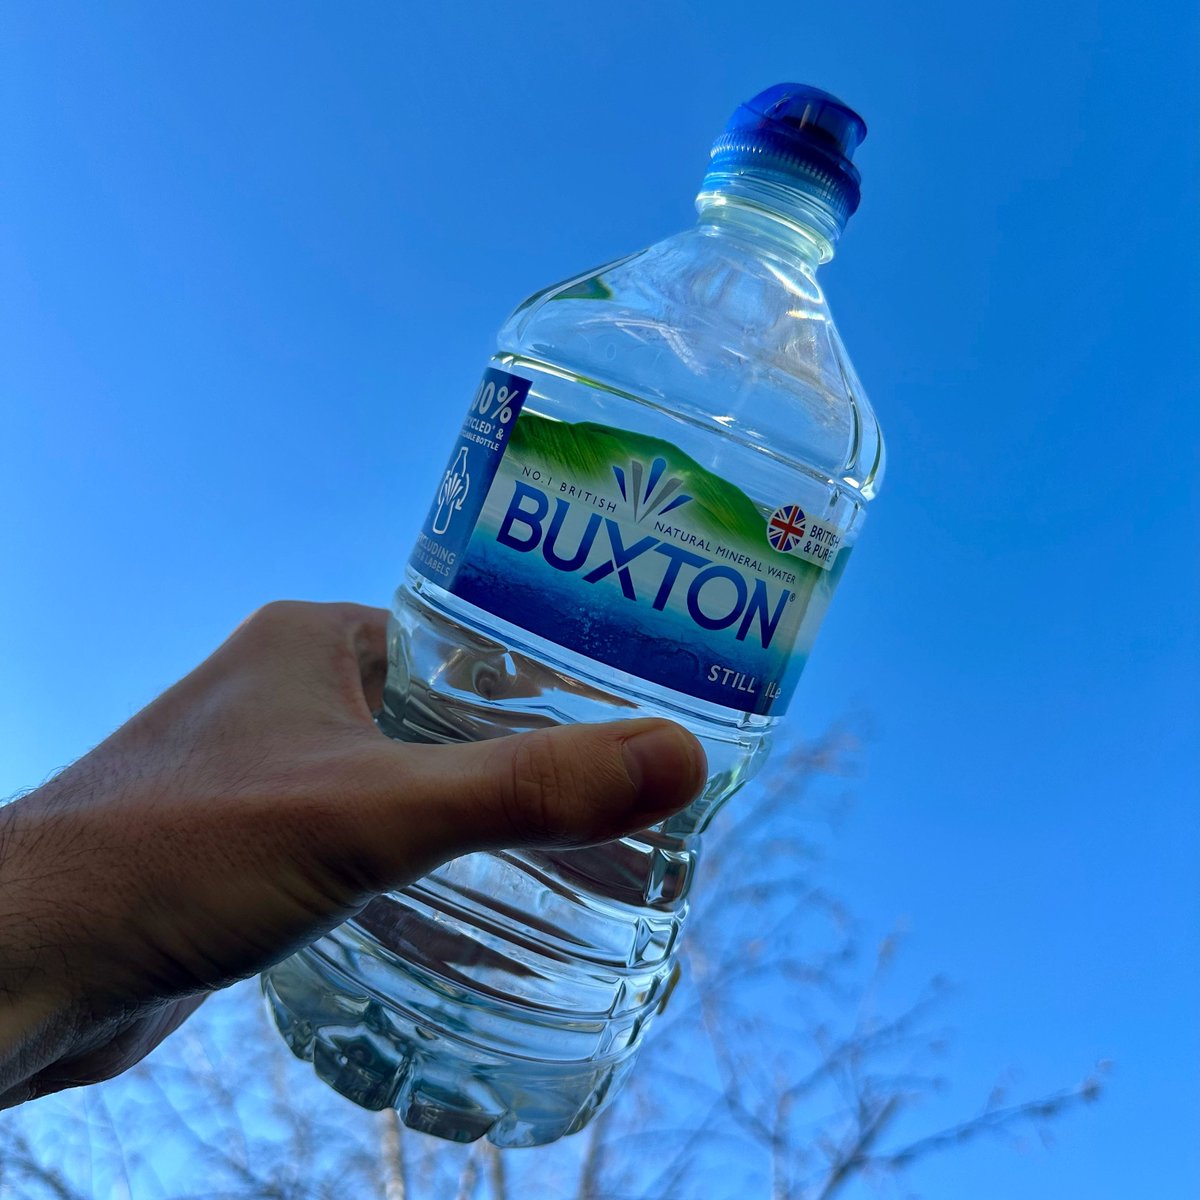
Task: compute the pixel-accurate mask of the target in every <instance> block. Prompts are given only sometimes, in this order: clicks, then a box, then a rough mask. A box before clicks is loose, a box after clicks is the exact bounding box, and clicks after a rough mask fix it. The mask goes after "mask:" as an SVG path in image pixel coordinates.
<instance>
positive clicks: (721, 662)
mask: <svg viewBox="0 0 1200 1200" xmlns="http://www.w3.org/2000/svg"><path fill="white" fill-rule="evenodd" d="M529 387H530V382H529V380H526V379H522V378H520V377H519V376H516V375H510V374H508V373H507V372H504V371H499V370H496V369H495V368H488V370H486V371H485V372H484V377H483V381H482V383H481V384H480V387H479V391H478V392H477V394H476V397H475V400H474V401H473V403H472V405H471V408H470V411H469V412H468V414H467V418H466V420H465V422H464V423H463V428H462V432H461V434H460V436H459V439H458V442H457V444H456V446H455V448H454V451H453V453H452V455H451V459H450V463H449V466H448V467H447V469H446V472H445V474H444V476H443V477H442V481H441V485H440V486H439V488H438V491H437V494H436V496H435V497H434V502H433V505H432V506H431V508H430V511H429V516H428V517H427V518H426V521H425V524H424V526H423V528H422V530H421V532H420V534H419V535H418V538H417V546H416V548H415V549H414V551H413V556H412V561H411V566H412V567H413V568H414V569H415V570H417V571H418V572H420V573H421V574H422V575H424V576H425V577H426V578H427V579H429V580H430V581H432V582H433V583H436V584H438V585H440V586H441V587H443V588H446V589H447V590H448V591H450V592H453V593H454V594H455V595H457V596H461V597H462V598H463V599H464V600H467V601H469V602H470V603H472V604H474V605H476V606H478V607H479V608H481V609H483V610H485V611H487V612H490V613H492V614H494V615H495V616H497V617H499V618H501V619H503V620H505V621H508V622H510V623H511V624H513V625H517V626H520V627H521V628H523V629H526V630H529V631H530V632H532V633H535V634H538V635H540V636H541V637H543V638H546V639H548V640H550V641H553V642H556V643H558V644H559V645H561V646H565V647H567V648H569V649H571V650H573V651H576V652H577V653H580V654H583V655H586V656H588V657H589V658H592V659H595V660H597V661H599V662H601V663H605V664H607V665H608V666H610V667H615V668H617V669H618V670H620V671H625V672H628V673H629V674H630V675H634V676H638V677H640V678H642V679H647V680H651V681H652V682H654V683H658V684H662V685H664V686H666V687H669V688H673V689H675V690H676V691H679V692H684V693H686V694H687V695H690V696H695V697H698V698H699V699H702V700H707V701H709V702H711V703H714V704H719V705H723V706H725V707H728V708H731V709H736V710H737V711H739V712H750V713H758V714H767V713H770V714H773V715H778V714H779V713H781V712H782V711H783V710H784V709H785V708H786V706H787V701H788V699H789V698H790V695H791V692H792V690H793V688H794V686H795V683H796V678H797V677H798V675H799V670H800V667H801V666H802V665H803V659H804V656H805V651H806V649H807V645H806V642H807V641H811V635H812V632H813V630H814V628H815V623H816V621H817V620H818V619H819V616H820V613H821V611H823V609H824V606H825V604H826V603H827V602H828V597H829V594H830V592H831V590H832V586H833V582H834V579H835V578H836V576H837V575H839V574H840V572H841V567H842V566H843V565H844V559H845V556H846V554H847V553H848V551H845V550H844V549H843V548H842V537H841V534H840V532H839V531H838V530H837V529H836V528H835V527H834V526H832V525H830V524H828V523H826V522H824V521H821V520H818V519H815V518H814V517H812V516H811V515H809V514H806V513H805V511H804V509H803V507H802V506H801V505H800V504H798V503H795V502H793V501H792V500H791V499H790V498H787V497H783V498H781V499H782V500H783V502H782V503H780V504H779V505H778V506H776V507H775V508H774V509H773V510H767V509H763V508H760V507H759V506H758V505H756V504H755V503H754V502H753V501H752V500H751V499H750V498H749V497H748V496H747V495H746V494H745V493H744V492H742V491H741V490H740V489H739V488H737V487H735V486H734V485H733V484H731V483H729V482H728V481H726V480H723V479H721V478H720V477H719V476H717V475H714V474H712V473H711V472H710V471H708V470H706V469H705V468H703V467H701V466H700V465H699V464H698V463H697V462H695V461H694V460H693V459H692V458H690V457H688V456H687V455H686V454H684V453H683V452H682V451H681V450H679V449H678V448H677V447H675V446H674V445H672V444H671V443H670V442H666V441H663V440H661V439H659V438H653V437H647V436H645V435H643V434H639V433H635V432H632V431H629V430H624V429H614V428H610V427H608V426H605V425H598V424H593V423H590V422H581V423H578V424H574V423H569V422H565V421H558V420H554V419H552V418H548V417H543V416H540V415H538V414H536V413H533V412H523V411H522V408H523V406H524V403H525V400H526V397H527V396H528V393H529ZM810 507H811V505H810ZM839 551H841V553H839ZM806 617H807V619H806ZM801 635H803V636H801Z"/></svg>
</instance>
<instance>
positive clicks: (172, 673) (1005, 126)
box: [0, 0, 1200, 1200]
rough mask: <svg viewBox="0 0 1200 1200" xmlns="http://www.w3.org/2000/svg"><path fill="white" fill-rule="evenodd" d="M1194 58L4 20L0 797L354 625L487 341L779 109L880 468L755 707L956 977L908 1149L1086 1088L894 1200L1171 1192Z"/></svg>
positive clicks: (614, 246)
mask: <svg viewBox="0 0 1200 1200" xmlns="http://www.w3.org/2000/svg"><path fill="white" fill-rule="evenodd" d="M1198 25H1200V15H1198V13H1197V10H1196V9H1195V8H1194V6H1191V5H1185V4H1183V3H1178V2H1176V0H1170V2H1169V3H1166V4H1163V5H1158V6H1155V8H1154V10H1153V20H1150V19H1148V18H1147V16H1146V15H1145V14H1144V13H1139V12H1137V11H1135V9H1134V8H1133V7H1132V6H1128V5H1124V4H1118V3H1116V2H1115V0H1104V2H1101V3H1094V4H1074V3H1065V4H1055V5H1045V4H1042V3H1034V2H1033V0H1017V2H1015V3H1012V4H1008V5H1004V6H999V5H992V6H987V7H986V8H984V9H980V8H979V7H978V6H968V5H961V4H925V5H917V6H912V5H896V4H885V3H878V2H877V3H847V4H844V5H837V6H826V7H820V8H818V7H815V6H801V5H794V4H782V3H779V2H778V0H772V2H765V0H744V2H743V3H740V4H738V5H734V6H729V5H718V4H714V3H709V2H707V0H693V2H691V3H684V2H682V0H663V2H661V3H645V2H643V3H637V4H633V3H606V4H605V5H602V6H601V5H571V4H562V3H559V4H541V3H525V4H514V5H511V6H499V5H492V4H482V3H463V4H458V5H446V6H430V7H426V6H417V5H398V4H396V5H373V4H366V3H363V4H357V5H353V6H324V5H266V4H252V5H242V4H237V5H235V4H212V5H196V6H183V5H179V6H160V5H131V4H118V5H106V6H103V9H101V8H100V7H95V6H87V5H54V6H51V5H41V4H32V3H24V4H21V3H18V4H15V5H12V6H10V7H9V8H8V10H7V13H6V18H5V28H4V30H3V32H2V33H0V38H2V39H3V41H2V45H3V50H2V55H3V58H2V62H0V104H2V105H3V110H4V112H5V114H6V118H5V120H4V122H3V123H2V131H0V139H2V141H3V145H2V151H0V152H2V157H3V161H4V172H5V175H6V176H7V181H6V184H5V187H4V189H3V192H0V226H2V231H0V281H2V282H0V305H2V312H0V471H2V474H3V479H4V483H5V503H4V511H3V517H2V518H0V562H2V563H3V567H4V582H5V586H4V587H3V588H2V589H0V629H2V630H3V635H2V639H3V640H2V641H0V647H2V649H0V662H2V666H3V681H4V684H5V686H4V688H3V691H2V694H0V727H2V728H3V730H4V737H3V741H2V744H0V793H3V794H8V793H11V792H13V791H16V790H17V789H19V788H22V787H26V786H29V785H32V784H35V783H37V782H38V781H39V780H40V779H41V778H43V777H44V776H45V775H46V774H47V773H49V772H50V771H51V770H53V769H54V768H55V767H57V766H59V765H61V764H63V763H65V762H67V761H70V760H71V759H72V758H74V757H75V756H77V755H78V754H80V753H82V752H83V751H84V750H86V749H87V748H88V747H89V746H91V745H93V744H94V743H95V742H96V741H98V740H99V739H100V738H101V737H103V736H104V735H105V733H107V732H108V731H109V730H111V729H112V728H113V727H114V726H115V725H117V724H118V723H120V722H121V721H122V720H123V719H125V718H126V717H127V716H129V715H130V714H131V713H133V712H134V711H135V710H136V709H137V708H139V707H140V706H141V705H142V704H143V703H145V702H146V701H147V700H148V699H150V698H151V697H152V696H153V695H154V694H156V693H157V692H158V691H159V690H161V689H162V688H163V687H165V686H166V685H168V684H169V683H171V682H172V681H173V680H174V679H176V678H177V677H178V676H179V675H180V674H182V673H183V672H184V671H186V670H187V669H188V668H189V667H190V666H192V665H193V664H194V663H195V662H196V661H197V660H198V659H199V658H200V657H202V656H203V655H204V654H205V653H207V652H208V651H209V650H210V649H211V648H212V647H213V646H214V645H215V644H216V643H217V642H218V641H219V640H220V639H221V638H222V637H223V636H224V635H225V634H226V633H227V632H228V630H229V629H230V628H231V627H232V626H233V625H234V624H235V623H236V622H237V621H238V620H240V619H241V617H242V616H244V615H245V614H246V613H247V612H248V611H250V610H251V609H253V608H254V607H256V606H257V605H259V604H260V603H262V602H264V601H266V600H268V599H271V598H274V597H277V596H293V597H305V598H312V599H334V598H338V599H341V598H353V599H357V600H362V601H365V602H375V603H385V602H386V600H387V598H388V597H389V595H390V593H391V589H392V588H393V587H394V585H395V583H396V581H397V580H398V578H399V575H400V571H401V568H402V565H403V563H404V561H405V559H406V557H407V553H408V550H409V547H410V545H411V542H412V539H413V537H414V535H415V532H416V529H417V527H418V525H419V522H420V519H421V517H422V515H423V512H424V507H425V504H426V502H427V498H428V496H429V495H430V493H431V491H432V489H433V488H434V486H435V485H436V480H437V476H438V474H439V473H440V471H441V469H442V467H443V465H444V459H445V453H446V448H447V446H448V445H449V444H450V440H451V438H452V437H453V434H454V432H455V430H456V429H457V427H458V424H459V422H460V420H461V416H462V412H463V410H464V408H465V406H466V404H467V403H468V402H469V400H470V397H471V394H472V389H473V386H474V384H475V381H476V380H477V378H478V374H479V370H480V367H481V365H482V363H483V361H484V360H485V358H486V356H487V354H488V352H489V350H490V347H491V344H492V337H493V334H494V331H495V329H496V327H497V326H498V325H499V324H500V322H501V320H502V319H503V317H504V316H505V314H506V313H507V312H508V311H509V309H510V308H511V307H512V306H513V305H514V304H515V303H516V302H517V301H519V300H520V299H522V298H523V297H524V296H525V295H526V294H528V293H529V292H531V291H533V290H535V289H536V288H539V287H541V286H543V285H545V284H547V283H549V282H551V281H553V280H556V279H558V278H561V277H564V276H566V275H569V274H572V273H575V272H576V271H577V270H579V269H582V268H586V267H588V266H591V265H594V264H597V263H600V262H603V261H605V260H607V259H609V258H613V257H616V256H618V255H620V254H623V253H625V252H628V251H630V250H633V249H635V248H637V247H640V246H642V245H645V244H647V243H649V242H651V241H654V240H656V239H657V238H659V237H661V236H664V235H666V234H668V233H670V232H672V231H674V230H675V229H677V228H680V227H682V226H683V225H684V224H685V223H687V222H689V221H690V220H691V219H692V210H691V201H692V196H693V194H694V191H695V189H696V186H697V185H698V183H699V180H700V176H701V174H702V173H703V170H704V165H705V160H706V151H707V146H708V144H709V142H710V141H711V139H712V137H713V136H715V134H716V133H717V132H718V131H719V130H720V128H721V126H722V124H723V122H724V120H725V118H726V116H727V115H728V112H729V111H730V110H731V109H732V107H733V106H734V105H735V104H737V103H738V102H739V101H740V100H742V99H744V98H746V97H747V96H749V95H751V94H753V93H754V92H756V91H758V90H759V89H760V88H761V87H764V86H766V85H767V84H769V83H772V82H775V81H778V80H782V79H799V80H803V81H807V82H812V83H815V84H818V85H819V86H822V87H825V88H827V89H829V90H832V91H834V92H836V93H838V94H839V95H841V96H843V97H844V98H845V99H846V100H847V101H848V102H850V103H851V104H852V105H854V106H855V107H857V108H858V109H859V110H860V111H861V112H862V113H863V114H864V115H865V117H866V119H867V122H868V126H869V129H870V134H869V136H868V139H867V141H866V143H865V144H864V146H863V148H862V150H861V152H860V153H859V155H858V162H859V165H860V167H861V169H862V173H863V179H864V186H863V192H864V201H863V206H862V208H861V210H860V212H859V213H858V215H857V216H856V217H855V218H854V220H853V221H852V223H851V225H850V228H849V230H848V232H847V234H846V237H845V238H844V240H843V243H842V246H841V248H840V252H839V256H838V258H837V259H836V260H835V262H834V263H833V264H832V265H831V266H829V267H827V268H826V269H825V281H826V285H827V290H828V292H829V295H830V297H831V301H832V303H833V306H834V311H835V314H836V316H837V319H838V323H839V327H840V328H841V330H842V333H843V336H844V338H845V340H846V342H847V345H848V346H849V348H850V352H851V355H852V357H853V359H854V361H855V364H856V366H857V367H858V370H859V373H860V375H861V376H862V378H863V380H864V383H865V384H866V387H867V389H868V391H869V392H870V393H871V395H872V398H873V400H874V403H875V406H876V408H877V411H878V412H879V414H880V417H881V420H882V422H883V425H884V429H885V433H886V435H887V438H888V446H889V458H890V465H889V475H888V480H887V484H886V487H885V490H884V492H883V495H882V497H881V499H880V500H879V501H878V502H877V504H876V505H875V508H874V510H873V513H872V516H871V519H870V521H869V522H868V525H867V530H866V534H865V536H864V538H863V540H862V542H861V543H860V548H859V550H858V551H857V552H856V554H855V561H854V565H853V567H852V569H851V570H850V572H849V573H848V575H847V577H846V580H845V582H844V584H843V586H842V591H841V594H840V595H839V597H838V599H837V601H836V603H835V604H834V607H833V610H832V612H831V615H830V617H829V619H828V621H827V623H826V627H825V630H824V631H823V633H822V636H821V638H820V639H819V641H818V645H817V650H816V653H815V655H814V658H813V661H812V664H811V666H810V668H809V671H808V674H807V676H806V678H805V680H804V681H803V682H802V684H801V688H800V692H799V694H798V697H797V700H796V702H795V705H794V711H795V712H797V713H798V717H797V718H796V720H797V721H798V724H799V727H800V728H801V729H802V730H805V731H808V732H812V733H816V732H818V731H819V730H821V729H822V728H823V727H824V726H825V725H827V724H828V723H829V722H830V721H831V720H834V719H837V718H840V717H843V716H844V715H846V714H848V713H856V714H863V717H864V720H865V721H866V722H867V723H868V724H869V726H870V728H871V730H872V733H871V738H870V741H869V744H868V746H867V749H866V752H865V755H864V762H865V774H864V777H863V779H862V780H861V781H860V782H859V784H858V786H857V807H856V810H855V812H854V814H853V816H852V818H851V819H850V821H849V822H848V824H847V826H846V828H845V830H844V831H843V834H842V836H841V837H840V839H839V841H838V842H837V846H836V856H837V858H836V862H835V863H834V880H833V882H834V884H835V886H836V887H837V888H838V889H839V890H840V891H841V892H842V893H843V894H845V895H846V897H847V899H848V901H849V903H850V905H851V907H852V908H854V909H855V910H856V911H857V912H859V913H860V914H861V915H862V917H863V919H864V921H865V922H866V924H867V926H868V928H873V929H876V930H878V931H879V932H880V933H883V932H885V931H886V930H887V929H889V928H890V927H891V926H892V924H893V923H894V922H895V921H896V920H897V919H898V918H903V919H904V920H905V922H906V924H907V927H908V928H909V930H910V932H909V935H908V939H907V947H906V953H905V956H904V959H903V966H902V969H901V970H902V978H901V980H900V981H899V982H900V983H901V984H904V983H905V982H912V983H914V984H916V983H919V981H920V980H923V979H924V978H926V977H928V976H929V975H931V974H934V973H937V972H944V973H946V974H948V975H949V976H950V977H951V978H953V979H954V980H955V981H956V982H957V985H958V987H957V995H956V998H955V1000H954V1001H953V1004H952V1007H951V1009H950V1010H949V1012H948V1015H949V1017H950V1018H951V1020H952V1022H953V1024H954V1025H955V1026H957V1028H958V1034H957V1036H956V1041H955V1050H954V1052H953V1055H952V1057H951V1060H950V1061H949V1062H948V1063H947V1064H946V1069H947V1072H948V1074H949V1075H950V1077H951V1080H952V1082H953V1087H952V1090H951V1092H950V1093H949V1095H948V1096H947V1097H946V1098H945V1100H944V1102H943V1101H939V1102H938V1104H937V1105H930V1107H929V1108H928V1109H927V1110H926V1111H925V1112H924V1113H922V1114H921V1115H920V1119H919V1120H918V1121H916V1122H914V1126H913V1127H914V1129H916V1128H919V1127H920V1126H922V1125H923V1124H924V1123H925V1122H927V1121H928V1122H930V1123H933V1122H936V1121H937V1120H938V1119H939V1116H942V1117H955V1116H959V1115H961V1114H962V1112H963V1111H964V1109H965V1108H966V1109H969V1108H972V1107H974V1105H975V1104H976V1103H977V1101H979V1100H981V1099H982V1098H983V1096H985V1095H986V1093H987V1091H988V1090H989V1089H990V1087H991V1086H992V1084H993V1083H994V1082H995V1080H996V1078H997V1077H998V1076H999V1075H1000V1074H1002V1073H1004V1072H1005V1071H1007V1070H1008V1069H1010V1068H1012V1069H1013V1070H1015V1071H1016V1072H1017V1073H1018V1075H1019V1078H1020V1088H1026V1089H1027V1090H1028V1091H1029V1092H1038V1091H1043V1090H1050V1089H1053V1088H1054V1087H1057V1086H1058V1085H1060V1084H1065V1083H1069V1082H1072V1081H1074V1080H1076V1079H1077V1078H1079V1077H1081V1076H1082V1075H1084V1074H1086V1073H1087V1072H1088V1071H1089V1070H1091V1068H1092V1066H1093V1064H1094V1063H1095V1061H1096V1060H1097V1059H1101V1058H1105V1059H1111V1060H1113V1062H1114V1063H1115V1068H1114V1073H1113V1076H1112V1080H1111V1085H1110V1087H1109V1089H1108V1091H1107V1094H1106V1096H1105V1098H1104V1099H1103V1101H1102V1103H1101V1104H1100V1105H1098V1106H1097V1107H1095V1108H1094V1109H1092V1110H1089V1111H1088V1112H1087V1113H1086V1114H1082V1115H1077V1116H1074V1117H1072V1118H1070V1119H1069V1120H1068V1121H1067V1122H1066V1123H1064V1124H1063V1125H1062V1126H1061V1128H1060V1129H1059V1130H1058V1135H1057V1136H1058V1145H1057V1147H1056V1148H1055V1149H1054V1150H1052V1151H1050V1152H1043V1151H1041V1150H1037V1151H1032V1152H1030V1153H1027V1154H1021V1153H1016V1152H1014V1151H1012V1150H1011V1149H1009V1148H1007V1147H1003V1146H985V1147H979V1148H973V1149H970V1150H966V1151H963V1152H960V1153H955V1154H953V1155H950V1156H949V1157H946V1158H944V1159H940V1160H937V1162H936V1164H934V1165H931V1166H930V1167H929V1168H928V1169H926V1170H923V1171H918V1172H917V1173H916V1174H915V1175H914V1176H913V1177H912V1179H911V1180H910V1182H911V1184H912V1185H913V1187H914V1188H915V1189H916V1190H918V1191H920V1193H921V1194H922V1195H923V1196H925V1197H927V1198H929V1200H952V1198H953V1200H957V1198H960V1197H963V1196H971V1197H978V1198H980V1200H991V1198H992V1197H1008V1196H1011V1195H1015V1194H1021V1195H1022V1196H1023V1197H1025V1200H1041V1198H1043V1197H1044V1198H1046V1200H1050V1198H1055V1200H1059V1198H1061V1197H1063V1196H1069V1195H1094V1196H1113V1197H1125V1196H1134V1195H1147V1194H1157V1195H1164V1196H1165V1195H1171V1196H1182V1195H1185V1194H1191V1193H1193V1192H1195V1191H1196V1190H1197V1189H1200V1153H1198V1151H1197V1148H1196V1147H1197V1145H1198V1143H1197V1141H1196V1139H1195V1137H1194V1136H1192V1134H1194V1130H1195V1128H1196V1122H1197V1119H1198V1118H1200V1102H1198V1097H1197V1092H1198V1085H1200V1030H1198V1026H1197V1018H1196V1016H1195V1014H1196V1013H1197V1011H1200V984H1198V982H1197V979H1198V976H1200V971H1198V970H1197V968H1198V966H1200V938H1198V934H1197V927H1198V918H1200V903H1198V901H1197V890H1196V871H1195V863H1196V852H1197V850H1198V849H1200V846H1198V844H1197V843H1198V841H1200V838H1198V836H1197V820H1196V817H1195V814H1194V804H1195V797H1196V793H1197V786H1196V784H1197V762H1196V756H1195V753H1194V749H1192V746H1194V744H1195V742H1196V735H1197V732H1198V730H1197V720H1196V710H1195V682H1196V668H1197V659H1198V655H1197V649H1198V647H1197V635H1196V629H1195V610H1196V601H1197V570H1196V563H1195V556H1194V553H1191V554H1189V553H1188V552H1187V551H1188V549H1190V547H1191V546H1192V545H1194V543H1195V537H1196V533H1197V503H1196V502H1197V496H1196V488H1195V483H1194V476H1195V472H1196V468H1197V465H1198V464H1197V461H1196V458H1197V456H1196V446H1197V433H1198V429H1197V415H1196V399H1197V397H1196V392H1197V386H1196V385H1197V376H1198V371H1197V366H1198V364H1197V354H1196V348H1195V347H1196V335H1195V329H1196V319H1197V316H1198V315H1200V313H1198V311H1197V308H1198V305H1197V287H1196V282H1195V281H1196V277H1197V271H1196V268H1197V265H1198V264H1197V237H1196V225H1195V204H1196V200H1197V192H1198V187H1197V185H1198V183H1200V172H1198V154H1197V139H1196V135H1195V126H1196V120H1197V117H1198V116H1200V111H1198V110H1200V97H1198V95H1197V84H1196V72H1195V69H1194V68H1195V61H1194V60H1195V46H1196V45H1197V36H1198V34H1200V29H1198V28H1197V26H1198ZM1018 1090H1019V1089H1018ZM1189 1131H1190V1132H1189Z"/></svg>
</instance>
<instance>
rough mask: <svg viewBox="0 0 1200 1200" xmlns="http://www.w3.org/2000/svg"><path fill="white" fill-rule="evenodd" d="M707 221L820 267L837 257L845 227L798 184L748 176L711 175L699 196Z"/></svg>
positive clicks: (703, 218)
mask: <svg viewBox="0 0 1200 1200" xmlns="http://www.w3.org/2000/svg"><path fill="white" fill-rule="evenodd" d="M696 211H697V212H698V213H699V220H700V223H701V224H706V225H715V226H717V227H718V228H723V229H731V230H736V231H738V232H740V233H742V234H745V235H748V236H750V237H753V238H754V239H755V240H757V241H763V242H767V243H770V244H771V245H772V246H773V248H774V249H775V250H776V252H782V253H784V254H786V255H787V256H788V257H791V258H799V259H801V260H802V261H803V262H804V263H805V264H806V265H807V266H808V267H809V268H810V269H811V270H813V271H815V270H816V268H817V267H819V266H820V265H821V264H822V263H827V262H829V260H830V259H831V258H833V246H834V242H835V241H836V240H837V236H838V234H839V233H840V232H841V229H840V228H839V226H838V223H837V222H836V221H835V220H833V219H832V217H831V216H830V215H829V214H828V213H826V212H824V211H823V206H818V205H816V204H815V203H812V202H810V201H809V200H808V198H807V197H806V196H804V195H803V194H802V193H801V192H798V191H797V190H796V189H795V188H791V187H787V186H785V185H782V184H778V183H774V182H772V181H769V180H766V179H755V178H754V177H752V176H745V175H727V176H715V175H712V174H710V175H708V176H706V177H705V180H704V184H703V189H702V190H701V192H700V194H699V195H698V196H697V197H696Z"/></svg>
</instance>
